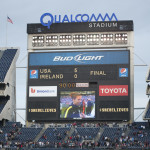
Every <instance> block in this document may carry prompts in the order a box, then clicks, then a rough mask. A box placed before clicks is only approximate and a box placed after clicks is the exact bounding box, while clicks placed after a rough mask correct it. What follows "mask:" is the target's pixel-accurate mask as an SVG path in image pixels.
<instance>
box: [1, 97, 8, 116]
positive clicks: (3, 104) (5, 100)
mask: <svg viewBox="0 0 150 150" xmlns="http://www.w3.org/2000/svg"><path fill="white" fill-rule="evenodd" d="M7 101H8V99H7V98H1V97H0V113H1V112H2V110H3V108H4V107H5V105H6V103H7Z"/></svg>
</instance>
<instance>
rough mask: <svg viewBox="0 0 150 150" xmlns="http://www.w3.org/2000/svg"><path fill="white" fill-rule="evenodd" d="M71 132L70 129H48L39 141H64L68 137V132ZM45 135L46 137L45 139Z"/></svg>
mask: <svg viewBox="0 0 150 150" xmlns="http://www.w3.org/2000/svg"><path fill="white" fill-rule="evenodd" d="M69 130H70V128H47V129H46V131H45V132H44V133H43V135H42V136H41V138H40V139H39V140H38V142H46V141H51V142H58V141H62V140H63V139H64V138H65V136H66V132H67V131H69ZM44 135H45V138H44Z"/></svg>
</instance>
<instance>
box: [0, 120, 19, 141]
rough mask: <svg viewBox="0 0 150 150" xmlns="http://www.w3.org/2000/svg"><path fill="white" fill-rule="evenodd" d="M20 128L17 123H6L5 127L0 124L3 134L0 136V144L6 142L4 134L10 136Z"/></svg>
mask: <svg viewBox="0 0 150 150" xmlns="http://www.w3.org/2000/svg"><path fill="white" fill-rule="evenodd" d="M20 127H21V124H20V123H19V122H7V123H6V125H5V126H2V124H0V129H1V130H2V131H3V133H1V134H0V142H6V140H5V134H6V133H7V134H10V133H11V134H12V132H15V131H17V129H18V128H20Z"/></svg>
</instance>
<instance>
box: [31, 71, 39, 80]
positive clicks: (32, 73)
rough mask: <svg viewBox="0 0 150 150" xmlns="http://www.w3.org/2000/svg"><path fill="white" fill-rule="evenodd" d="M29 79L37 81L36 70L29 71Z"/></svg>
mask: <svg viewBox="0 0 150 150" xmlns="http://www.w3.org/2000/svg"><path fill="white" fill-rule="evenodd" d="M30 79H38V70H30Z"/></svg>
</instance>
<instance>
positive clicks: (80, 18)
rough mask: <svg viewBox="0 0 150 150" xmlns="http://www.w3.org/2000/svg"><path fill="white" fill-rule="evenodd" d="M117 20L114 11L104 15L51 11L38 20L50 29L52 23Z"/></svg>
mask: <svg viewBox="0 0 150 150" xmlns="http://www.w3.org/2000/svg"><path fill="white" fill-rule="evenodd" d="M46 17H49V19H48V21H47V23H45V21H44V19H45V18H46ZM113 19H114V20H115V21H118V19H117V17H116V15H115V13H112V15H111V16H109V15H108V13H106V14H105V16H102V14H101V13H100V14H98V15H95V14H92V15H88V14H77V15H72V14H71V15H69V16H68V15H64V16H62V15H58V16H57V15H52V14H51V13H44V14H43V15H42V16H41V18H40V22H41V24H42V25H43V26H46V27H47V28H48V29H50V26H51V24H52V23H65V22H68V23H69V22H93V21H96V22H97V21H113Z"/></svg>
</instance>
